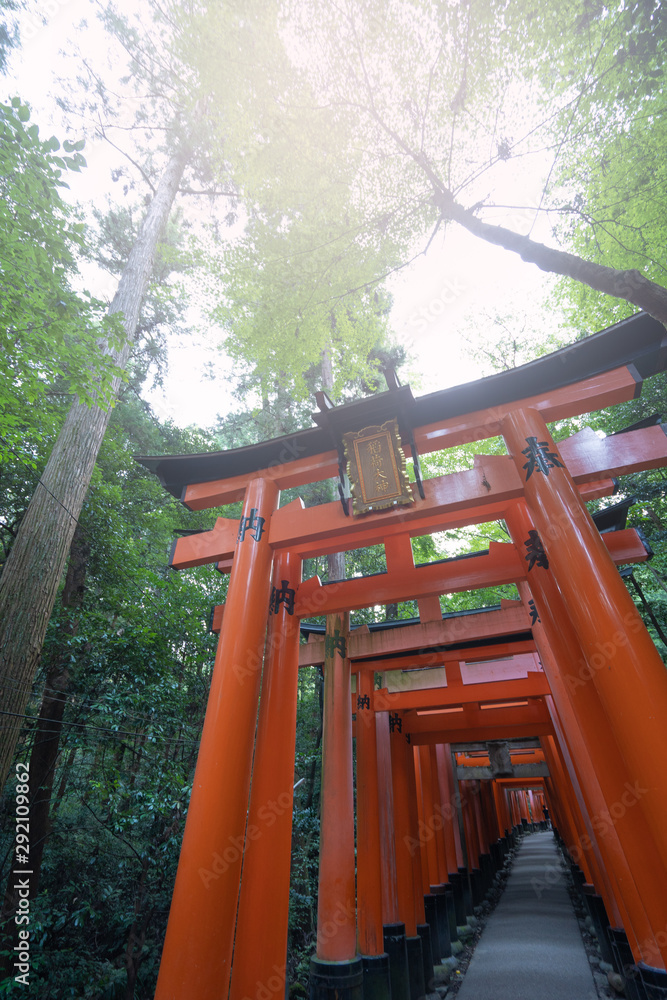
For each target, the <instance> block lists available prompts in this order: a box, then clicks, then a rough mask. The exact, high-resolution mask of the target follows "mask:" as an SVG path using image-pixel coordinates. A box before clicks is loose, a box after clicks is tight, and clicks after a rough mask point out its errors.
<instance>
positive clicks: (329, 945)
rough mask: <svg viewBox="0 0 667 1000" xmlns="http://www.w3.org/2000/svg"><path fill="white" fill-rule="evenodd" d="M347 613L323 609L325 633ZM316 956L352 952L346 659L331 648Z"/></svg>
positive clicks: (335, 632)
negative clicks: (328, 612)
mask: <svg viewBox="0 0 667 1000" xmlns="http://www.w3.org/2000/svg"><path fill="white" fill-rule="evenodd" d="M348 631H349V615H348V614H346V613H344V614H337V615H329V616H328V618H327V636H329V637H330V638H331V639H332V640H333V639H334V638H341V637H342V638H344V639H345V641H347V634H348ZM320 831H321V832H320V872H319V889H318V898H317V957H318V958H319V959H321V960H322V961H325V962H344V961H349V960H351V959H353V958H354V957H355V955H356V952H357V923H356V891H355V878H354V867H355V865H354V791H353V765H352V712H351V711H350V665H349V661H348V660H347V659H346V657H345V656H343V655H342V654H341V651H340V649H338V648H334V649H333V650H332V652H331V653H330V654H329V656H327V657H326V659H325V661H324V723H323V736H322V811H321V827H320Z"/></svg>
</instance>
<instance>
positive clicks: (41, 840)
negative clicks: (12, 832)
mask: <svg viewBox="0 0 667 1000" xmlns="http://www.w3.org/2000/svg"><path fill="white" fill-rule="evenodd" d="M89 557H90V545H89V543H88V541H87V540H86V539H85V538H84V537H83V532H82V531H81V530H80V528H79V526H78V525H77V529H76V531H75V532H74V537H73V539H72V545H71V548H70V559H69V565H68V567H67V577H66V580H65V587H64V589H63V595H62V604H63V606H64V607H65V608H72V609H76V608H78V607H80V605H81V602H82V601H83V594H84V589H85V576H86V570H87V567H88V559H89ZM76 630H77V622H76V621H75V620H74V619H73V618H68V619H66V620H65V621H64V622H63V624H62V628H61V632H60V636H59V641H58V642H57V643H56V649H55V650H54V653H53V656H52V658H51V662H50V663H49V666H48V668H47V672H46V682H45V685H44V694H43V696H42V704H41V707H40V710H39V716H38V720H37V728H36V730H35V739H34V742H33V745H32V751H31V753H30V762H29V771H30V783H29V787H30V792H29V798H30V816H29V827H30V874H29V875H28V879H29V887H28V888H29V898H30V900H31V902H33V903H34V901H35V899H36V898H37V893H38V892H39V881H40V875H41V869H42V858H43V855H44V845H45V844H46V839H47V837H48V835H49V832H50V822H49V812H50V808H51V794H52V790H53V775H54V771H55V767H56V761H57V759H58V752H59V747H60V735H61V732H62V719H63V713H64V711H65V703H66V701H67V691H68V689H69V682H70V674H69V669H68V660H69V656H68V640H69V638H70V637H71V636H72V635H74V634H75V633H76ZM18 902H19V899H18V891H17V885H16V876H15V874H14V873H13V872H12V871H10V873H9V877H8V882H7V888H6V890H5V897H4V902H3V908H2V916H1V917H0V928H1V934H2V938H4V950H5V951H7V952H9V953H10V954H9V957H8V959H7V960H6V962H5V963H4V974H5V975H6V976H11V971H12V961H13V955H12V949H13V946H14V943H15V932H16V928H15V924H14V915H15V914H16V912H17V909H18Z"/></svg>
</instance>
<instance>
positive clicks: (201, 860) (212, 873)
mask: <svg viewBox="0 0 667 1000" xmlns="http://www.w3.org/2000/svg"><path fill="white" fill-rule="evenodd" d="M278 497H279V491H278V489H277V487H276V486H275V484H274V483H273V482H271V481H269V480H264V479H254V480H252V481H251V482H250V483H249V484H248V487H247V489H246V495H245V500H244V503H243V513H242V516H241V522H240V529H239V536H238V540H237V543H236V548H235V551H234V561H233V565H232V571H231V577H230V581H229V589H228V592H227V602H226V605H225V624H224V626H223V629H222V632H221V635H220V641H219V643H218V652H217V654H216V660H215V667H214V670H213V678H212V681H211V690H210V693H209V697H208V705H207V708H206V718H205V720H204V728H203V732H202V738H201V744H200V747H199V757H198V759H197V768H196V770H195V777H194V783H193V787H192V796H191V799H190V806H189V808H188V816H187V821H186V824H185V832H184V834H183V846H182V848H181V856H180V859H179V863H178V871H177V874H176V884H175V887H174V894H173V897H172V902H171V910H170V912H169V922H168V925H167V934H166V938H165V943H164V949H163V952H162V962H161V965H160V973H159V976H158V982H157V988H156V993H155V997H156V1000H190V998H191V997H192V996H193V995H196V996H197V997H198V998H199V1000H219V998H220V997H221V996H226V995H227V991H228V987H229V977H230V972H231V957H232V946H233V939H234V927H235V924H236V910H237V904H238V895H239V882H240V876H241V860H242V857H243V849H244V845H245V829H246V813H247V808H248V791H249V787H250V769H251V764H252V753H253V743H254V736H255V723H256V720H257V702H258V698H259V685H260V677H261V664H262V653H263V646H264V637H265V633H266V619H267V613H268V608H269V594H270V589H271V549H270V548H269V543H268V527H269V522H270V518H271V514H272V512H273V510H274V509H275V507H276V506H277V503H278Z"/></svg>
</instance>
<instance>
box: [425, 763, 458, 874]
mask: <svg viewBox="0 0 667 1000" xmlns="http://www.w3.org/2000/svg"><path fill="white" fill-rule="evenodd" d="M427 749H428V753H429V771H430V774H431V801H432V802H433V828H432V830H431V831H429V832H430V833H431V834H432V835H433V839H434V841H435V847H436V856H437V863H438V870H437V876H436V878H435V879H434V880H433V885H444V884H445V883H447V882H449V877H448V876H449V869H448V867H447V843H446V839H445V837H446V833H445V829H446V826H447V825H448V824H451V820H452V815H451V813H450V807H449V806H448V805H446V804H445V803H443V801H442V793H441V789H440V779H439V776H438V754H437V749H436V747H434V746H431V747H428V748H427ZM420 752H421V747H420Z"/></svg>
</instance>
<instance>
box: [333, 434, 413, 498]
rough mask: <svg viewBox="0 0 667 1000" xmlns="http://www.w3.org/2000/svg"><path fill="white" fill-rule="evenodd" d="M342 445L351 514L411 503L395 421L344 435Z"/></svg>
mask: <svg viewBox="0 0 667 1000" xmlns="http://www.w3.org/2000/svg"><path fill="white" fill-rule="evenodd" d="M343 443H344V445H345V455H346V458H347V474H348V476H349V478H350V482H351V484H352V511H353V513H354V514H366V513H368V512H369V511H375V510H383V509H384V508H386V507H394V506H395V505H396V504H408V503H413V502H414V498H413V496H412V490H411V489H410V482H409V480H408V476H407V473H406V471H405V455H404V454H403V449H402V448H401V444H400V438H399V435H398V422H397V421H396V420H395V419H394V420H387V421H385V423H384V424H382V425H380V426H379V427H378V426H375V427H364V429H363V430H360V431H351V432H349V433H347V434H343Z"/></svg>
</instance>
